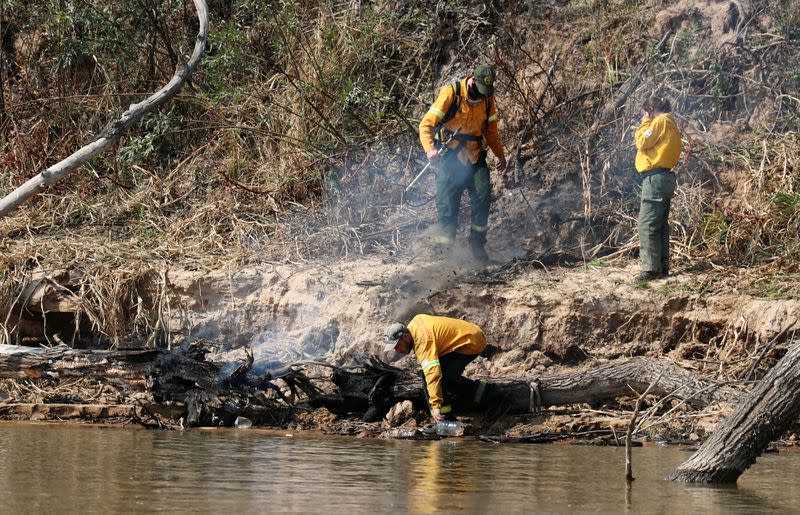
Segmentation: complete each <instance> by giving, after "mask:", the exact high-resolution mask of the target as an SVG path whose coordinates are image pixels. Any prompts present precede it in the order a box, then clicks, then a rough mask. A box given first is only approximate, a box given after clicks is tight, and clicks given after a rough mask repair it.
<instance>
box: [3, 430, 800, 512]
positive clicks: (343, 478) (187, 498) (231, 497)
mask: <svg viewBox="0 0 800 515" xmlns="http://www.w3.org/2000/svg"><path fill="white" fill-rule="evenodd" d="M687 457H688V454H687V453H684V452H681V451H679V450H677V449H673V448H641V449H634V455H633V464H634V475H635V476H636V477H637V479H636V481H634V482H633V483H632V484H630V485H628V484H626V482H625V480H624V477H623V475H624V450H622V449H613V448H592V447H578V446H556V445H492V444H486V443H479V442H463V441H454V440H443V441H439V442H404V441H390V442H385V441H376V440H356V439H339V438H318V437H310V436H308V435H296V436H293V437H291V438H289V437H285V436H282V435H279V436H275V435H267V434H264V433H260V432H257V431H252V430H248V431H213V432H204V431H192V432H183V433H179V432H150V431H141V430H122V429H116V428H114V429H99V428H86V427H67V426H29V425H4V426H0V503H1V504H0V506H3V512H6V513H18V512H23V513H29V512H33V511H44V510H48V511H52V510H53V509H54V507H55V508H56V511H58V512H80V513H107V512H126V513H131V512H134V513H136V512H152V511H165V512H170V513H175V512H195V513H218V512H223V511H231V512H242V513H264V512H270V513H275V512H289V513H298V512H303V513H307V512H320V511H324V512H330V513H353V514H354V513H385V512H406V511H410V512H414V513H430V512H434V511H466V512H500V513H530V512H559V513H571V512H600V513H620V512H626V513H694V512H704V513H767V512H776V511H794V510H795V508H794V507H795V506H796V505H797V504H798V501H800V495H799V494H800V492H799V491H798V486H797V485H796V481H795V478H796V477H797V476H798V473H799V472H800V455H799V454H795V453H781V454H780V455H770V456H767V457H765V458H761V459H760V460H759V463H758V464H757V465H756V466H755V468H754V469H752V470H751V471H748V472H747V473H746V474H745V475H744V476H743V477H742V479H741V480H740V482H739V486H738V487H723V488H719V487H702V486H689V485H682V484H675V483H668V482H665V481H663V477H664V476H666V475H667V474H668V473H669V472H670V471H671V470H672V469H674V467H676V466H677V465H678V464H679V463H681V462H682V461H683V460H684V459H686V458H687Z"/></svg>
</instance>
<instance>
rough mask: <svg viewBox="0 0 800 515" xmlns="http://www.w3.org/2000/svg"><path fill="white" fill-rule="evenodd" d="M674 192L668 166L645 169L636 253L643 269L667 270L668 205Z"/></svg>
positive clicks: (672, 176) (672, 174)
mask: <svg viewBox="0 0 800 515" xmlns="http://www.w3.org/2000/svg"><path fill="white" fill-rule="evenodd" d="M674 194H675V174H674V173H672V172H670V171H669V170H667V169H664V168H662V169H655V170H651V171H650V172H647V175H646V176H645V177H644V179H643V181H642V204H641V206H640V208H639V227H638V228H639V257H640V258H641V260H642V271H644V272H654V273H664V272H667V271H668V270H669V208H670V204H671V203H672V196H673V195H674Z"/></svg>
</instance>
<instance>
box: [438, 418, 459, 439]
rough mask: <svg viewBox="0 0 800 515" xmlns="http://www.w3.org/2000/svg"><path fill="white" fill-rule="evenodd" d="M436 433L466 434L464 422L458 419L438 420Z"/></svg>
mask: <svg viewBox="0 0 800 515" xmlns="http://www.w3.org/2000/svg"><path fill="white" fill-rule="evenodd" d="M436 434H437V435H440V436H461V435H463V434H464V424H462V423H461V422H458V421H457V420H443V421H441V422H437V423H436Z"/></svg>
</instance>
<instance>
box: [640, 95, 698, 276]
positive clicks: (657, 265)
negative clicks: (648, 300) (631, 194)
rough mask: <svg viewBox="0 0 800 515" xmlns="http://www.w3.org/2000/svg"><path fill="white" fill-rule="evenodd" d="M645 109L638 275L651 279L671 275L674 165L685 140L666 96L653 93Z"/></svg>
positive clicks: (642, 135)
mask: <svg viewBox="0 0 800 515" xmlns="http://www.w3.org/2000/svg"><path fill="white" fill-rule="evenodd" d="M642 111H643V116H642V121H641V123H640V125H639V128H638V129H636V135H635V138H636V151H637V152H636V162H635V164H636V170H637V171H638V172H639V175H640V176H641V177H643V179H642V200H641V204H640V207H639V220H638V231H639V257H640V258H641V261H642V272H641V273H640V274H639V275H637V276H636V277H635V279H636V280H637V281H650V280H653V279H660V278H662V277H667V276H668V275H669V211H670V205H671V203H672V196H673V195H674V194H675V173H674V172H673V171H672V169H673V168H674V167H675V165H677V164H678V158H679V157H680V154H681V147H682V143H681V133H680V131H679V130H678V126H677V125H676V124H675V118H674V117H673V116H672V113H671V108H670V105H669V102H668V101H667V100H665V99H662V98H660V97H657V96H651V97H650V98H648V99H647V100H645V102H644V105H643V106H642ZM685 157H688V153H687V155H686V156H685Z"/></svg>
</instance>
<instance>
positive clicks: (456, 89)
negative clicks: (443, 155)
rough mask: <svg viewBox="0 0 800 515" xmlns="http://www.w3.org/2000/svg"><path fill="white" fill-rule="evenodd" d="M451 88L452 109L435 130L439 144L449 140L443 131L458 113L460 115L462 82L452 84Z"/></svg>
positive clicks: (445, 114)
mask: <svg viewBox="0 0 800 515" xmlns="http://www.w3.org/2000/svg"><path fill="white" fill-rule="evenodd" d="M450 87H451V88H453V101H452V102H450V107H448V108H447V112H446V113H444V118H442V120H441V121H440V122H439V123H437V124H436V127H435V128H434V139H435V140H436V142H437V143H438V142H440V141H444V140H445V139H447V138H446V137H444V134H442V129H443V128H444V125H445V124H446V123H447V122H449V121H450V120H452V119H453V117H454V116H455V115H456V113H458V110H459V109H461V82H460V81H458V80H457V81H455V82H453V83H452V84H450Z"/></svg>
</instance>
